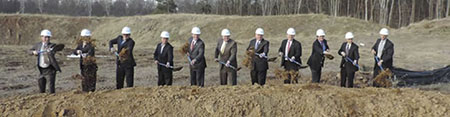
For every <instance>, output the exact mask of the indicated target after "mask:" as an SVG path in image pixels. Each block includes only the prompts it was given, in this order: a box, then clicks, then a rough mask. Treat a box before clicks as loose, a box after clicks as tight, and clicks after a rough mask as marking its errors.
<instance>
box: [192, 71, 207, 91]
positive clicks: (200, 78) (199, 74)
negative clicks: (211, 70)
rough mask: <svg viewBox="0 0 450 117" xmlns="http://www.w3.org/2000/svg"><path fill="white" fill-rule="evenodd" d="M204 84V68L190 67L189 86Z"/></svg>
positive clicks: (201, 85)
mask: <svg viewBox="0 0 450 117" xmlns="http://www.w3.org/2000/svg"><path fill="white" fill-rule="evenodd" d="M193 85H197V86H200V87H203V86H205V68H200V69H191V86H193Z"/></svg>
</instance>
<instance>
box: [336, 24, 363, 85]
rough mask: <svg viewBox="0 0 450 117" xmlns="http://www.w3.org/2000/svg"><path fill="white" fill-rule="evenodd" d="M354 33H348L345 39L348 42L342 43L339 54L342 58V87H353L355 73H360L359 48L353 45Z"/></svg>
mask: <svg viewBox="0 0 450 117" xmlns="http://www.w3.org/2000/svg"><path fill="white" fill-rule="evenodd" d="M353 38H354V36H353V33H352V32H347V33H346V34H345V39H346V40H347V42H344V43H342V45H341V48H340V49H339V51H338V54H339V55H341V56H342V60H341V64H340V68H341V87H350V88H351V87H353V79H354V78H355V72H356V71H358V70H359V69H358V67H356V65H357V64H358V60H359V47H358V45H356V44H355V43H353Z"/></svg>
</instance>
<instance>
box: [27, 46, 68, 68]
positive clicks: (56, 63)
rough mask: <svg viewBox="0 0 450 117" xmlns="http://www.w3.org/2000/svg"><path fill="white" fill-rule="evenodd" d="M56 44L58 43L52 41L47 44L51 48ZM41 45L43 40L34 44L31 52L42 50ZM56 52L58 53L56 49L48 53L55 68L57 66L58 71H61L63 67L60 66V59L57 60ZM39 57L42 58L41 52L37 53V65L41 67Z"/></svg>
mask: <svg viewBox="0 0 450 117" xmlns="http://www.w3.org/2000/svg"><path fill="white" fill-rule="evenodd" d="M55 45H56V44H54V43H50V42H49V43H48V44H47V46H48V47H49V48H53V47H54V46H55ZM41 47H42V42H39V43H36V44H34V46H33V47H32V48H31V49H30V51H29V54H32V53H33V51H38V52H39V51H40V50H41ZM55 53H56V51H54V50H53V51H50V52H49V53H48V58H49V62H50V65H51V66H52V67H53V68H55V69H56V70H57V71H59V72H61V68H60V67H59V65H58V61H56V58H55ZM39 59H40V54H38V55H37V64H36V65H37V66H38V68H39Z"/></svg>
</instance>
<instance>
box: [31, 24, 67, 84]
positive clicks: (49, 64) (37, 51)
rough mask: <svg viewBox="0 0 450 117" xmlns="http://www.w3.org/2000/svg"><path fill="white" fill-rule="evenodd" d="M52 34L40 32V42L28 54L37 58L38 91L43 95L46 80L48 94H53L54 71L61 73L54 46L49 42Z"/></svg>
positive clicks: (45, 31)
mask: <svg viewBox="0 0 450 117" xmlns="http://www.w3.org/2000/svg"><path fill="white" fill-rule="evenodd" d="M51 37H52V33H51V32H50V31H49V30H47V29H45V30H42V31H41V40H42V41H41V42H39V43H37V44H35V45H34V46H33V47H32V48H31V49H30V54H32V55H35V56H37V67H38V69H39V73H40V75H39V80H38V83H39V91H40V92H41V93H45V87H46V84H47V79H48V80H50V83H49V89H50V93H55V80H56V79H55V77H56V71H59V72H61V69H60V68H59V65H58V62H57V61H56V58H55V53H56V51H55V50H53V47H55V46H56V44H54V43H51V42H50V38H51Z"/></svg>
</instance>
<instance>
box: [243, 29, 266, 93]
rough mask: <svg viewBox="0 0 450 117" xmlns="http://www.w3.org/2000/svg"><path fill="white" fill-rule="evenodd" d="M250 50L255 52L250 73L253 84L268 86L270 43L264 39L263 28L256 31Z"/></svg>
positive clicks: (248, 48)
mask: <svg viewBox="0 0 450 117" xmlns="http://www.w3.org/2000/svg"><path fill="white" fill-rule="evenodd" d="M250 49H254V52H255V55H254V57H253V59H252V63H251V65H252V67H251V68H252V69H251V71H250V77H251V81H252V84H255V83H257V84H259V85H264V84H266V75H267V69H269V63H268V62H267V55H268V53H269V41H267V40H265V39H264V30H263V29H262V28H258V29H256V31H255V38H254V39H252V40H250V44H249V45H248V47H247V51H248V50H250Z"/></svg>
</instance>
